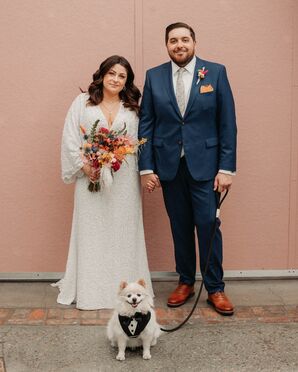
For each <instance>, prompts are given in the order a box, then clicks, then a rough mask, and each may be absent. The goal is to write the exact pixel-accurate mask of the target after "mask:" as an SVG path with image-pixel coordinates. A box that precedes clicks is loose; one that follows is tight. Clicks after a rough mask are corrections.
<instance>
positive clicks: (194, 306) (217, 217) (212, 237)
mask: <svg viewBox="0 0 298 372" xmlns="http://www.w3.org/2000/svg"><path fill="white" fill-rule="evenodd" d="M228 192H229V190H226V191H225V194H224V196H223V197H222V198H221V193H220V192H218V191H216V192H215V194H216V216H215V220H214V224H213V229H212V234H211V239H210V246H209V252H208V256H207V260H206V265H205V269H204V273H202V282H201V285H200V289H199V293H198V295H197V298H196V301H195V303H194V305H193V307H192V309H191V311H190V313H189V314H188V316H187V317H186V318H185V319H184V320H183V322H182V323H180V324H179V325H178V326H176V327H174V328H170V329H166V328H160V329H161V330H162V331H164V332H174V331H177V330H178V329H179V328H181V327H182V326H183V325H184V324H185V323H186V322H187V321H188V320H189V319H190V317H191V316H192V314H193V312H194V311H195V308H196V307H197V304H198V302H199V299H200V297H201V293H202V290H203V285H204V277H205V275H206V273H207V270H208V267H209V262H210V257H211V253H212V248H213V241H214V237H215V233H216V226H217V221H218V219H219V215H220V207H221V205H222V203H223V201H224V200H225V198H226V196H227V195H228Z"/></svg>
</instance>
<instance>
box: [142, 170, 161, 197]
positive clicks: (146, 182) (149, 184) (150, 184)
mask: <svg viewBox="0 0 298 372" xmlns="http://www.w3.org/2000/svg"><path fill="white" fill-rule="evenodd" d="M141 184H142V186H143V187H144V188H145V189H146V190H147V191H148V192H150V193H151V192H153V191H154V189H155V187H160V182H159V178H158V175H157V174H155V173H150V174H144V175H143V176H141Z"/></svg>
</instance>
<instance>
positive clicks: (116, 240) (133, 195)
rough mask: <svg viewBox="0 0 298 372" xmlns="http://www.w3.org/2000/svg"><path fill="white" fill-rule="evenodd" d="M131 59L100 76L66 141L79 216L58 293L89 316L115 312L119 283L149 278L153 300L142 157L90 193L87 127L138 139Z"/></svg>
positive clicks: (80, 102)
mask: <svg viewBox="0 0 298 372" xmlns="http://www.w3.org/2000/svg"><path fill="white" fill-rule="evenodd" d="M133 81H134V73H133V71H132V68H131V66H130V64H129V63H128V61H127V60H126V59H125V58H123V57H120V56H111V57H109V58H107V59H106V60H105V61H104V62H102V64H101V65H100V67H99V69H98V70H97V71H96V72H95V73H94V74H93V82H92V83H91V84H90V86H89V88H88V93H82V94H80V95H79V96H78V97H77V98H76V99H75V100H74V101H73V103H72V105H71V107H70V109H69V111H68V113H67V116H66V120H65V126H64V130H63V137H62V150H61V160H62V178H63V181H64V182H65V183H72V182H75V192H74V211H73V221H72V229H71V236H70V244H69V253H68V259H67V265H66V272H65V276H64V278H63V279H61V280H60V281H59V282H58V283H55V284H54V285H53V286H57V287H59V290H60V293H59V295H58V299H57V302H58V303H61V304H65V305H69V304H71V303H72V302H76V307H77V308H78V309H83V310H95V309H102V308H113V307H114V306H115V300H116V294H117V290H118V287H119V283H120V282H121V281H123V280H126V281H128V282H131V281H135V280H137V279H139V278H143V279H144V280H145V282H146V283H147V287H148V289H149V292H151V294H152V285H151V280H150V273H149V269H148V263H147V255H146V247H145V240H144V229H143V218H142V206H141V189H140V180H139V175H138V169H137V159H136V154H130V155H127V156H126V161H124V162H123V163H122V165H121V168H120V169H119V170H118V171H117V172H115V173H114V180H113V183H112V185H111V186H110V187H109V188H105V187H103V188H102V189H101V190H100V191H99V192H90V191H88V184H89V182H90V180H93V181H95V180H96V174H95V173H94V171H93V170H92V168H91V167H90V165H88V164H85V163H84V162H83V160H82V156H81V151H80V147H81V146H82V145H83V143H84V139H83V134H82V133H81V132H80V125H82V126H83V127H84V128H85V129H86V131H87V133H88V132H89V133H90V130H91V128H92V125H93V124H94V122H95V121H96V120H99V124H98V126H99V127H105V128H107V129H111V130H116V131H117V130H120V129H122V128H123V126H124V123H125V124H126V129H127V134H128V135H129V136H131V137H133V138H137V133H138V121H139V120H138V110H139V105H138V101H139V98H140V91H139V90H138V88H137V87H136V86H135V85H134V82H133Z"/></svg>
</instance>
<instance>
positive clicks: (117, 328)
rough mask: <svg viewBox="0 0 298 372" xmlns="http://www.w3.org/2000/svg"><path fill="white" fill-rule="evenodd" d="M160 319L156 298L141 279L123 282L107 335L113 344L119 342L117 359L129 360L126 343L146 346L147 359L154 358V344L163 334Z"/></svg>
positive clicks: (127, 344) (144, 355)
mask: <svg viewBox="0 0 298 372" xmlns="http://www.w3.org/2000/svg"><path fill="white" fill-rule="evenodd" d="M160 333H161V331H160V326H159V324H158V323H157V322H156V315H155V312H154V310H153V299H152V297H151V296H150V295H149V293H148V292H147V290H146V288H145V282H144V280H143V279H140V280H139V281H138V282H136V283H129V284H127V283H126V282H122V283H121V284H120V291H119V295H118V305H117V306H116V308H115V310H114V313H113V316H112V318H111V319H110V320H109V323H108V328H107V335H108V338H109V340H110V341H111V345H112V346H118V354H117V356H116V359H118V360H125V349H126V347H127V346H128V347H131V348H135V347H138V346H143V359H150V358H151V354H150V347H151V346H153V345H155V344H156V341H157V338H158V337H159V336H160Z"/></svg>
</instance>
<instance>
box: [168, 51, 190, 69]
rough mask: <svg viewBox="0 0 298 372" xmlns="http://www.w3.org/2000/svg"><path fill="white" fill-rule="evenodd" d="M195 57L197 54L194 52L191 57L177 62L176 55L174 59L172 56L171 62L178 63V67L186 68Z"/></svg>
mask: <svg viewBox="0 0 298 372" xmlns="http://www.w3.org/2000/svg"><path fill="white" fill-rule="evenodd" d="M194 55H195V53H194V52H193V53H192V55H190V56H187V57H186V58H185V59H184V60H179V59H178V60H177V59H176V58H175V55H174V56H173V57H172V56H170V58H171V60H172V61H173V62H175V63H176V65H178V66H179V67H184V66H186V65H187V64H188V63H189V62H190V61H191V60H192V59H193V56H194Z"/></svg>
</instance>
